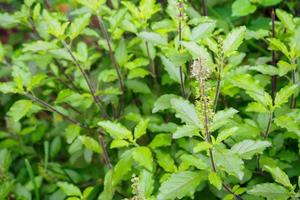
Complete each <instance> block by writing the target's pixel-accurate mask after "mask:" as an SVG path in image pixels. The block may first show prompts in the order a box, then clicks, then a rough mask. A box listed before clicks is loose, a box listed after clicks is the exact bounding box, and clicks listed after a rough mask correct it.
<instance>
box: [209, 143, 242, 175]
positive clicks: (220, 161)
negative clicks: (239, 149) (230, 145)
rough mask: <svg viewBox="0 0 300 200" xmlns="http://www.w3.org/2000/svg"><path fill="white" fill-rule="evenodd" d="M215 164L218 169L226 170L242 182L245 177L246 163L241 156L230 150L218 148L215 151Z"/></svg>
mask: <svg viewBox="0 0 300 200" xmlns="http://www.w3.org/2000/svg"><path fill="white" fill-rule="evenodd" d="M213 154H214V156H215V163H216V165H217V167H218V168H220V169H222V170H224V171H225V172H227V173H228V174H230V175H234V176H236V177H237V178H239V179H240V180H242V179H243V177H244V172H243V170H244V162H243V161H242V160H241V159H240V158H239V156H238V155H237V154H236V153H235V152H233V151H231V150H228V149H220V148H216V149H214V151H213Z"/></svg>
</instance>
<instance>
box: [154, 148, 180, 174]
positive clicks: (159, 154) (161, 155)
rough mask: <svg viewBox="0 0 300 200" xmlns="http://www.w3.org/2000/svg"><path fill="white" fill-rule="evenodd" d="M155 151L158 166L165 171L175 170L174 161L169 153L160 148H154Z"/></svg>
mask: <svg viewBox="0 0 300 200" xmlns="http://www.w3.org/2000/svg"><path fill="white" fill-rule="evenodd" d="M155 153H156V159H157V163H158V165H159V166H160V167H162V168H163V169H164V170H165V171H166V172H175V171H176V166H175V161H174V159H173V158H172V157H171V156H170V154H169V153H166V152H164V151H160V150H156V151H155Z"/></svg>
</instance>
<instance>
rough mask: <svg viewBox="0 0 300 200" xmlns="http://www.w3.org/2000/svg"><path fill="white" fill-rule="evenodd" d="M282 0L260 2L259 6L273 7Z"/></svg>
mask: <svg viewBox="0 0 300 200" xmlns="http://www.w3.org/2000/svg"><path fill="white" fill-rule="evenodd" d="M281 1H282V0H261V1H260V2H259V4H261V5H263V6H274V5H276V4H278V3H280V2H281Z"/></svg>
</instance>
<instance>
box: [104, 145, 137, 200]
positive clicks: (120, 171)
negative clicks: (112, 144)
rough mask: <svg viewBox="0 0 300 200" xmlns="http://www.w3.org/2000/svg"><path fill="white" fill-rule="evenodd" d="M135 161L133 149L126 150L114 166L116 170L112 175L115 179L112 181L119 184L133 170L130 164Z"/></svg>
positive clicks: (113, 183)
mask: <svg viewBox="0 0 300 200" xmlns="http://www.w3.org/2000/svg"><path fill="white" fill-rule="evenodd" d="M133 161H134V160H133V158H132V151H126V152H125V153H124V154H122V156H121V159H120V160H119V161H118V163H117V164H116V165H115V167H114V172H113V175H112V178H113V181H112V183H111V184H112V185H113V186H116V185H118V183H119V182H120V181H121V180H122V179H123V178H124V176H125V175H126V174H127V173H128V172H130V171H131V167H128V166H132V164H133ZM105 200H106V199H105Z"/></svg>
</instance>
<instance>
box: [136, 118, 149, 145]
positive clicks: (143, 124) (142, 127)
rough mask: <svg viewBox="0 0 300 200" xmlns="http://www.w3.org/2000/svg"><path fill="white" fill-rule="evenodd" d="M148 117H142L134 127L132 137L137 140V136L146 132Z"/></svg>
mask: <svg viewBox="0 0 300 200" xmlns="http://www.w3.org/2000/svg"><path fill="white" fill-rule="evenodd" d="M148 123H149V119H146V120H144V119H142V120H140V122H139V123H138V124H137V125H136V127H135V128H134V139H135V140H137V139H138V138H140V137H142V136H143V135H145V134H146V131H147V127H148Z"/></svg>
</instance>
